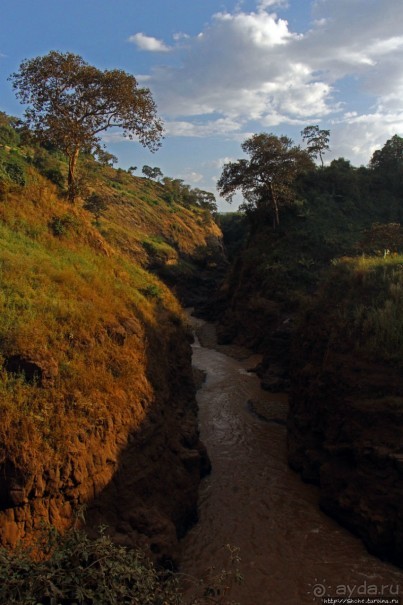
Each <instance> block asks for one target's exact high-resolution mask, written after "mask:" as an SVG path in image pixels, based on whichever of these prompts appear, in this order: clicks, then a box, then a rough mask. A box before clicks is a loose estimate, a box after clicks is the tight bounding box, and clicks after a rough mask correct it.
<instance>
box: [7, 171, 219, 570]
mask: <svg viewBox="0 0 403 605" xmlns="http://www.w3.org/2000/svg"><path fill="white" fill-rule="evenodd" d="M27 170H28V169H27ZM29 170H30V172H29V180H28V181H27V184H26V185H25V186H21V187H15V188H14V189H12V190H10V191H9V193H8V197H7V204H6V203H4V204H1V205H0V227H1V238H0V239H1V246H0V261H1V266H2V272H1V276H0V282H1V283H0V286H1V296H0V311H1V321H0V543H1V544H2V545H4V546H6V547H9V548H13V547H15V546H16V545H17V544H18V542H19V541H20V540H22V541H31V540H32V539H33V538H34V537H35V536H36V535H37V534H38V533H39V532H40V531H41V530H42V527H43V524H45V525H46V524H49V523H50V524H51V525H52V526H54V527H56V528H58V529H60V530H63V529H64V528H67V527H69V526H70V525H71V524H72V523H73V522H74V520H75V515H76V513H77V511H79V510H80V508H81V507H83V506H84V507H85V511H84V516H85V523H86V525H87V527H88V528H89V531H91V532H95V531H96V528H97V527H98V526H99V524H103V525H107V526H108V528H109V529H108V531H109V532H110V533H111V534H112V535H113V537H114V539H115V540H116V541H117V542H119V543H122V544H126V545H129V546H138V545H143V546H144V547H145V548H146V550H148V551H149V553H150V555H151V556H153V557H154V559H157V560H159V561H160V562H167V561H172V560H175V557H176V546H177V542H178V539H179V537H180V536H182V535H183V533H184V532H185V531H186V529H187V528H188V527H189V525H190V524H192V523H193V522H194V521H195V519H196V516H197V508H196V504H197V490H198V485H199V482H200V478H201V476H203V474H205V473H206V472H208V471H209V461H208V457H207V454H206V450H205V448H204V446H203V445H202V444H201V442H200V440H199V434H198V428H197V408H196V402H195V387H194V383H193V377H192V369H191V347H190V340H191V334H190V332H189V329H188V328H187V326H186V319H185V317H184V314H183V311H182V309H181V307H180V305H179V303H178V301H177V299H176V298H175V297H174V296H173V295H172V293H171V292H170V291H169V289H168V288H167V287H166V286H165V285H164V284H163V283H162V282H161V280H159V279H158V278H157V277H156V276H155V275H154V274H152V273H151V272H150V271H147V270H146V267H147V266H150V265H151V264H152V263H151V261H150V258H151V257H153V258H154V257H155V256H158V255H159V254H160V253H161V254H162V253H164V254H163V259H162V261H161V264H162V265H165V264H169V262H168V261H169V258H167V257H166V255H165V253H167V254H168V252H169V253H170V248H169V245H168V244H167V243H166V242H163V241H162V239H161V237H162V236H161V235H160V231H158V230H156V227H155V226H156V225H158V229H160V230H163V231H164V230H165V231H164V232H171V231H172V234H173V235H172V238H171V239H172V241H171V244H170V245H171V248H172V250H173V249H174V248H175V251H176V252H175V254H176V256H175V263H176V264H177V265H181V264H182V263H185V262H186V261H185V260H183V256H182V255H185V256H186V258H187V255H188V256H189V258H193V256H196V257H197V259H199V258H203V259H204V260H203V262H204V263H205V264H206V265H208V262H209V261H208V260H205V259H209V258H210V256H211V255H216V254H217V250H219V249H220V242H219V240H220V237H219V234H220V232H219V229H218V228H217V227H216V226H215V224H214V223H213V222H212V220H211V217H209V216H207V214H206V213H205V211H203V212H202V211H201V209H197V208H196V209H194V210H192V209H182V208H181V207H180V206H178V205H175V204H172V203H171V204H168V203H166V202H164V200H163V199H162V198H161V197H158V195H159V191H154V189H153V187H152V185H150V184H147V185H145V184H144V183H142V182H141V179H139V180H133V183H132V186H133V188H134V189H133V192H134V194H135V193H136V192H137V189H139V188H140V189H141V187H143V188H144V187H146V189H147V192H148V195H149V196H154V197H155V200H154V198H152V200H151V201H149V200H148V198H147V200H146V201H144V200H141V199H138V200H137V199H136V198H135V197H134V200H133V199H132V197H133V196H132V197H130V200H128V199H126V198H127V196H126V197H125V196H123V194H122V198H121V199H116V200H115V201H114V204H113V207H111V208H110V216H109V217H108V218H107V219H106V218H105V219H102V220H101V223H102V224H99V223H98V225H94V224H93V221H92V217H91V216H90V215H89V214H88V213H87V212H85V211H84V210H83V209H82V208H81V207H80V205H76V206H72V205H71V204H68V203H66V202H65V201H64V200H63V199H60V198H59V197H58V194H57V191H56V189H55V187H54V186H52V185H51V184H49V182H48V181H46V179H44V178H43V177H41V176H40V175H38V174H37V173H36V172H35V171H34V170H33V169H32V168H30V169H29ZM125 178H126V179H129V177H128V175H126V177H125ZM130 182H131V181H130ZM150 199H151V197H150ZM153 200H154V201H155V203H151V202H152V201H153ZM136 204H137V206H139V208H137V206H136ZM134 208H136V212H134ZM115 211H116V212H115ZM132 211H133V212H134V218H133V217H132V219H131V221H130V220H129V218H128V217H130V213H131V212H132ZM114 212H115V213H117V212H120V213H121V214H122V216H121V218H120V220H119V221H118V220H117V219H116V217H115V219H114ZM159 218H161V221H159ZM140 219H141V225H140V226H141V227H142V228H143V229H144V231H139V227H138V223H139V222H140ZM102 221H103V222H102ZM114 221H115V222H114ZM160 223H161V224H160ZM55 225H56V226H57V228H56V227H55ZM123 226H124V228H123ZM136 226H137V227H136ZM136 229H137V230H136ZM105 233H106V235H108V237H105ZM176 234H179V235H178V237H176ZM188 234H190V235H189V236H188ZM174 235H175V237H176V239H175V237H174ZM148 249H150V250H151V252H150V254H149V255H148ZM136 251H137V252H136ZM146 252H147V254H146ZM147 255H148V256H147ZM164 255H165V256H164ZM192 270H193V268H192Z"/></svg>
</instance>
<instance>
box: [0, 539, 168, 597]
mask: <svg viewBox="0 0 403 605" xmlns="http://www.w3.org/2000/svg"><path fill="white" fill-rule="evenodd" d="M35 546H36V548H35V549H33V550H32V551H28V550H27V549H20V550H17V551H15V552H13V553H9V552H7V551H6V550H5V549H1V550H0V586H1V588H0V605H17V604H18V605H112V604H116V605H126V604H127V605H136V604H137V605H175V604H179V603H180V600H179V599H180V597H179V594H178V588H177V582H176V581H175V580H174V578H173V576H168V578H167V579H165V580H163V579H162V578H161V577H160V576H159V574H158V573H157V571H156V570H155V568H154V566H153V565H152V564H151V563H150V562H149V561H148V560H147V559H146V558H145V555H144V554H143V553H142V552H141V551H138V550H128V549H126V548H124V547H122V546H116V545H115V544H113V542H112V541H111V540H110V538H108V537H107V536H106V535H105V533H104V530H101V532H100V536H99V537H98V538H97V539H96V540H90V539H89V538H88V537H87V535H86V534H85V533H84V532H83V531H80V530H78V529H76V528H73V529H71V530H70V531H69V532H67V534H66V535H65V536H64V537H61V535H60V534H58V533H57V532H56V531H55V530H50V531H49V532H47V533H46V534H44V537H43V540H42V543H41V544H38V545H35ZM39 549H41V550H42V549H43V550H42V552H44V555H45V559H44V560H43V561H39V562H35V561H34V559H33V556H32V555H33V553H34V552H35V550H36V551H38V550H39ZM39 552H41V551H40V550H39ZM165 575H166V574H165Z"/></svg>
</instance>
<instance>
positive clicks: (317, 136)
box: [301, 124, 330, 168]
mask: <svg viewBox="0 0 403 605" xmlns="http://www.w3.org/2000/svg"><path fill="white" fill-rule="evenodd" d="M301 136H302V140H303V141H306V142H307V152H308V153H309V155H311V156H312V157H314V158H317V157H318V156H319V158H320V162H321V164H322V168H323V154H324V152H325V151H326V150H327V149H329V138H330V130H320V128H319V126H318V125H317V124H316V125H311V126H306V127H305V128H304V130H302V131H301Z"/></svg>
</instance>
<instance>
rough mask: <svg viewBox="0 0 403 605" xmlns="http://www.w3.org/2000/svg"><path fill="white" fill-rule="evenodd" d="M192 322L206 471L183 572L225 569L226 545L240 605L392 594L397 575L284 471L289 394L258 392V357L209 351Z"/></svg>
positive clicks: (209, 338) (208, 340) (402, 574)
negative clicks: (235, 557) (237, 577)
mask: <svg viewBox="0 0 403 605" xmlns="http://www.w3.org/2000/svg"><path fill="white" fill-rule="evenodd" d="M194 324H195V326H196V328H197V329H198V330H199V332H200V334H201V335H203V332H204V334H205V335H206V337H205V338H202V342H203V344H204V345H208V346H202V345H201V343H200V341H199V339H196V341H195V343H194V345H193V365H194V366H195V367H196V368H197V369H198V370H202V371H203V372H204V373H205V375H206V380H205V382H204V383H203V385H202V387H201V388H200V390H199V391H198V396H197V399H198V404H199V423H200V431H201V438H202V440H203V442H204V443H205V445H206V446H207V449H208V452H209V455H210V458H211V462H212V468H213V470H212V473H211V475H210V476H209V477H207V478H206V479H204V480H203V482H202V485H201V489H200V496H199V522H198V523H197V524H196V525H195V526H194V527H193V529H192V530H191V531H190V532H189V533H188V535H187V536H186V538H185V539H184V540H183V545H182V566H181V569H182V571H183V572H184V573H186V574H189V575H192V576H195V577H200V576H202V575H205V574H206V570H207V569H208V568H209V567H210V566H214V567H215V568H216V569H217V570H220V569H221V567H223V566H227V567H228V554H227V551H226V549H225V545H226V544H230V545H232V546H236V547H238V548H239V549H240V556H241V559H242V560H241V563H240V571H241V573H242V575H243V578H244V579H243V582H242V584H240V585H238V584H236V583H234V584H233V586H232V589H231V593H230V596H231V597H232V598H233V599H234V600H236V601H237V602H239V603H240V605H304V604H308V603H318V604H319V603H322V597H324V596H325V595H330V596H332V597H341V598H343V597H344V598H350V597H351V598H363V597H364V596H365V595H367V596H369V597H371V598H372V599H374V598H375V591H377V592H378V597H379V596H381V595H382V593H383V594H384V595H391V596H392V597H395V596H396V595H398V594H400V593H401V592H402V591H403V571H402V570H400V569H398V568H396V567H394V566H392V565H389V564H387V563H384V562H382V561H380V560H379V559H377V558H376V557H373V556H371V555H370V554H369V553H368V552H367V550H366V549H365V547H364V545H363V543H362V542H361V541H360V540H359V539H358V538H356V537H355V536H354V535H352V534H351V533H349V532H348V531H347V530H345V529H344V528H342V527H340V526H339V525H338V524H337V523H335V522H334V521H333V520H332V519H330V518H329V517H328V516H326V515H325V514H324V513H323V512H321V510H320V508H319V506H318V489H317V488H316V487H315V486H312V485H308V484H306V483H303V482H302V481H301V479H300V477H299V476H298V475H297V474H296V473H294V472H293V471H292V470H291V469H290V468H289V466H288V464H287V456H286V426H285V421H286V415H287V396H286V394H284V393H280V394H272V393H268V392H266V391H263V390H262V389H261V388H260V383H259V379H258V377H257V376H256V374H255V373H254V372H251V371H250V370H251V369H253V368H254V367H255V366H256V364H257V363H258V361H259V358H258V357H257V356H256V355H249V353H247V352H246V351H242V350H241V349H238V348H235V349H231V348H230V347H219V346H217V345H216V344H215V343H214V341H213V328H212V326H209V325H208V324H204V322H202V321H201V320H194ZM346 602H348V601H346ZM375 602H376V601H375ZM391 602H392V601H391Z"/></svg>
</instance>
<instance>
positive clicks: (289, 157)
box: [217, 133, 313, 228]
mask: <svg viewBox="0 0 403 605" xmlns="http://www.w3.org/2000/svg"><path fill="white" fill-rule="evenodd" d="M242 150H243V151H244V152H245V153H246V154H248V155H249V159H241V160H237V161H236V162H229V163H228V164H225V165H224V167H223V171H222V174H221V176H220V178H219V180H218V182H217V189H218V191H219V193H220V195H222V196H223V197H224V198H225V199H226V200H227V201H229V202H231V201H232V198H233V196H234V194H235V193H236V192H237V191H240V192H241V193H242V195H243V197H244V199H245V200H246V202H247V206H248V207H249V209H252V210H262V211H264V212H266V211H267V210H269V211H270V213H271V215H272V219H273V227H274V228H276V227H277V226H278V225H279V224H280V207H281V206H285V205H288V204H290V203H292V202H293V201H294V199H295V192H294V189H293V184H294V181H295V179H296V177H297V176H298V175H299V174H301V173H302V172H304V171H306V170H308V169H312V168H313V163H312V160H311V159H310V156H309V154H308V153H307V152H306V151H304V150H302V149H301V148H300V147H299V146H297V145H294V144H293V142H292V140H291V139H289V138H288V137H285V136H280V137H277V136H276V135H274V134H267V133H261V134H255V135H253V136H252V137H250V138H249V139H246V141H244V143H243V144H242Z"/></svg>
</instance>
